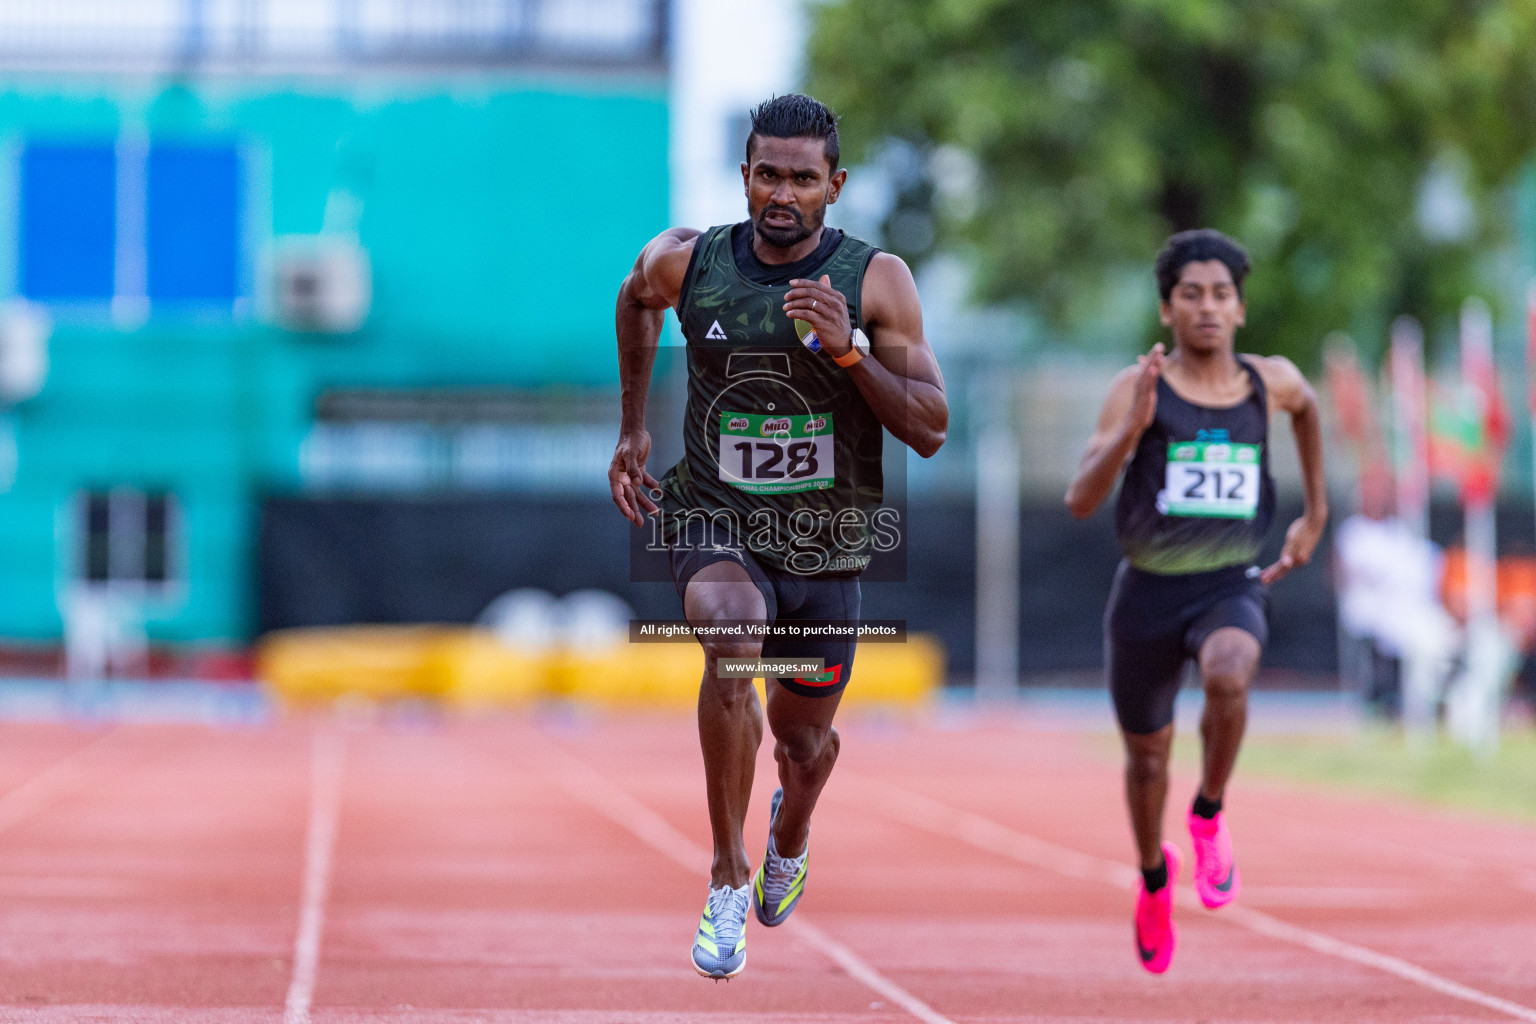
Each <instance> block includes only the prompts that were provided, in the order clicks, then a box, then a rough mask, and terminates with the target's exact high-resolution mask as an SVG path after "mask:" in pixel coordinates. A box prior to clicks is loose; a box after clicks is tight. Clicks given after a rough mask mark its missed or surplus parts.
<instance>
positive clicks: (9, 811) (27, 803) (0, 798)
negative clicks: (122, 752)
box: [0, 726, 118, 832]
mask: <svg viewBox="0 0 1536 1024" xmlns="http://www.w3.org/2000/svg"><path fill="white" fill-rule="evenodd" d="M116 732H117V729H116V727H115V726H114V727H111V728H108V729H106V730H104V731H103V732H100V733H97V734H96V735H95V736H93V737H91V738H90V739H88V740H86V741H85V742H84V743H82V744H80V745H79V746H77V747H75V748H74V749H72V750H70V751H69V752H68V753H66V754H63V755H61V756H60V757H58V758H56V759H55V760H54V761H53V763H52V764H50V765H49V766H48V767H46V768H44V769H43V770H42V771H40V772H38V773H37V774H36V775H33V776H31V777H29V778H27V779H26V780H25V781H23V782H21V783H20V784H18V785H17V786H15V787H14V788H12V789H8V790H6V791H5V793H4V794H0V832H3V831H5V830H6V829H9V828H13V827H15V826H16V825H19V824H21V823H22V822H23V821H26V820H27V819H28V818H31V817H33V816H35V815H37V814H38V813H40V812H41V811H43V810H44V809H45V808H46V807H47V806H48V805H49V804H51V803H53V802H54V801H56V800H58V799H59V798H60V797H62V796H64V795H66V794H67V793H69V792H71V791H72V790H75V789H78V788H80V784H81V782H82V781H83V780H84V779H85V777H86V776H88V775H89V774H90V772H91V771H92V770H93V769H95V768H98V767H100V763H101V762H102V761H103V760H110V758H111V757H112V756H113V755H114V754H116V753H118V751H115V750H112V749H111V748H109V747H107V746H106V743H105V741H106V740H107V739H108V738H109V737H111V736H113V735H115V734H116ZM104 749H106V750H107V754H106V755H103V753H102V751H103V750H104Z"/></svg>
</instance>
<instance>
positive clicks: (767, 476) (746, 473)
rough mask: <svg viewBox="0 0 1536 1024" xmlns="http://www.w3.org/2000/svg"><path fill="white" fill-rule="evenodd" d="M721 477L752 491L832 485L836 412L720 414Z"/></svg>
mask: <svg viewBox="0 0 1536 1024" xmlns="http://www.w3.org/2000/svg"><path fill="white" fill-rule="evenodd" d="M719 457H720V479H721V480H723V481H725V482H726V483H728V484H730V485H731V486H732V487H737V488H740V489H741V490H743V491H750V492H751V493H753V494H786V493H789V492H792V491H824V490H828V489H830V488H831V487H832V483H833V462H832V414H831V413H820V414H817V415H814V416H759V415H755V414H752V413H744V412H722V413H721V414H720V451H719Z"/></svg>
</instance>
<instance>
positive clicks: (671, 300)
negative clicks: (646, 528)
mask: <svg viewBox="0 0 1536 1024" xmlns="http://www.w3.org/2000/svg"><path fill="white" fill-rule="evenodd" d="M698 234H699V232H697V231H695V230H694V229H692V228H671V229H669V230H667V231H663V232H662V233H661V234H659V235H657V236H656V237H655V238H653V239H651V241H650V243H649V244H648V245H647V246H646V247H645V248H644V249H642V250H641V251H640V256H639V258H637V259H636V260H635V265H634V268H633V269H631V270H630V272H629V275H628V276H627V277H625V278H624V283H623V284H622V285H620V286H619V300H618V304H617V307H616V308H615V310H614V317H613V319H614V331H615V333H616V334H617V335H618V339H619V384H620V386H621V388H622V389H623V393H622V398H621V400H620V402H621V412H620V418H619V443H618V444H617V445H615V446H614V449H613V461H612V462H610V463H609V464H608V486H609V489H610V491H611V492H612V494H613V503H614V504H615V505H617V506H618V507H619V511H620V512H622V513H624V517H625V518H626V519H628V520H629V521H630V522H632V523H634V524H635V525H636V526H643V525H644V524H645V517H646V515H648V514H650V513H652V512H655V511H656V503H655V502H653V501H652V500H651V499H650V497H649V496H648V495H647V494H646V491H647V490H651V489H654V488H656V487H657V486H658V485H657V483H656V479H655V477H653V476H651V474H650V473H648V472H647V471H646V468H645V460H646V459H647V458H649V457H650V454H651V435H650V432H649V431H647V430H646V429H645V403H646V399H647V397H648V396H649V395H650V390H651V367H652V366H654V365H655V362H656V345H657V342H658V341H659V339H660V338H661V328H662V324H663V322H664V320H665V318H666V315H667V307H669V306H676V305H677V298H678V294H679V293H680V292H681V291H682V288H683V277H684V276H685V275H686V274H687V273H688V260H689V258H690V257H691V256H692V255H693V241H694V239H695V238H696V237H698Z"/></svg>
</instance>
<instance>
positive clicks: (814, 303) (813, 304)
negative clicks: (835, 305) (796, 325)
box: [811, 299, 816, 313]
mask: <svg viewBox="0 0 1536 1024" xmlns="http://www.w3.org/2000/svg"><path fill="white" fill-rule="evenodd" d="M815 311H816V300H815V299H812V300H811V312H813V313H814V312H815Z"/></svg>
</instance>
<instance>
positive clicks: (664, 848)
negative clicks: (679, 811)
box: [540, 737, 955, 1024]
mask: <svg viewBox="0 0 1536 1024" xmlns="http://www.w3.org/2000/svg"><path fill="white" fill-rule="evenodd" d="M540 739H541V740H542V739H543V737H540ZM546 742H547V741H546ZM548 745H549V747H550V748H551V749H552V750H556V751H559V755H560V756H559V759H560V760H561V761H562V762H564V768H563V770H562V771H561V773H560V775H559V776H558V777H557V779H558V781H559V783H560V785H561V786H562V787H563V788H564V789H565V791H566V792H567V793H570V794H571V795H572V796H573V797H575V798H576V799H578V800H580V801H581V802H582V803H584V804H586V805H587V806H588V807H591V808H592V809H593V810H595V811H597V812H598V813H599V814H601V815H603V816H604V817H605V818H607V819H608V820H610V821H612V822H613V823H614V824H616V825H618V826H620V827H621V828H624V829H626V830H628V831H629V832H630V833H631V834H633V835H634V836H635V838H636V839H639V840H640V841H641V842H643V843H645V845H647V846H649V847H651V848H652V849H653V850H655V851H656V852H657V853H660V854H662V855H663V856H665V857H666V858H667V859H668V860H670V861H672V862H673V863H674V864H677V865H678V866H680V867H682V868H683V869H684V870H686V871H689V872H692V873H696V874H704V875H706V876H707V875H708V873H709V865H710V862H711V861H712V860H713V859H714V858H713V857H712V856H711V855H710V853H709V851H708V850H706V849H704V848H703V847H702V846H700V845H698V844H697V843H695V842H694V841H693V840H691V839H689V838H688V837H687V836H685V835H683V834H682V833H681V832H679V831H678V830H677V829H675V828H673V827H672V825H671V824H670V823H669V822H668V821H667V820H666V819H665V818H663V817H662V816H661V815H659V814H657V813H656V812H655V811H653V810H651V809H650V808H649V807H647V806H646V805H645V804H643V803H641V802H640V801H639V800H636V799H635V798H634V797H632V796H630V795H629V794H628V793H625V792H624V791H623V790H621V789H619V788H618V787H617V786H615V785H614V784H613V782H612V781H610V780H609V779H607V778H605V777H604V776H603V775H602V774H600V773H599V772H598V771H597V770H596V769H594V768H592V767H591V766H589V765H587V764H586V763H585V762H583V761H581V760H580V759H578V758H576V757H575V756H574V755H572V754H570V753H568V752H566V751H565V750H563V749H561V748H559V747H557V746H555V745H554V744H553V743H549V744H548ZM785 926H787V927H789V928H792V929H794V931H795V934H796V935H798V936H799V937H800V938H801V939H802V940H803V941H804V942H805V943H806V944H807V945H810V946H813V947H815V948H816V949H818V950H820V951H821V952H822V953H823V954H825V955H826V956H827V957H828V958H829V959H830V960H831V961H832V962H833V963H835V964H837V965H838V966H839V967H841V968H842V969H843V970H844V971H846V972H847V974H848V976H849V977H851V978H853V979H854V980H855V981H857V982H859V983H861V984H863V985H865V986H866V987H868V988H869V989H870V990H872V991H874V992H877V993H879V994H880V995H882V996H884V997H885V998H886V999H889V1000H890V1001H891V1002H893V1003H895V1004H896V1005H897V1006H900V1007H901V1008H902V1009H904V1010H906V1011H907V1012H908V1013H910V1014H911V1015H912V1016H914V1017H916V1018H917V1019H918V1020H920V1021H922V1022H923V1024H955V1022H954V1021H952V1020H950V1019H949V1018H948V1017H946V1016H944V1015H943V1014H942V1013H939V1012H938V1011H937V1010H935V1009H934V1008H933V1007H931V1006H929V1005H928V1004H927V1003H925V1002H923V1001H922V1000H921V999H919V998H917V997H916V996H914V995H913V994H912V993H910V992H908V991H907V990H906V989H904V988H902V987H901V986H900V985H898V984H896V983H895V982H894V981H892V980H891V979H889V978H887V977H886V976H885V975H883V974H881V973H880V972H879V971H877V970H875V969H874V968H873V967H871V966H870V965H869V964H868V963H866V962H865V961H863V960H861V959H860V958H859V957H858V955H857V954H855V953H853V952H852V951H851V950H849V949H848V948H847V947H846V946H843V945H841V944H839V943H837V942H835V941H834V940H833V939H831V938H829V937H828V936H827V935H826V933H824V932H823V931H822V930H821V929H819V928H817V927H816V926H815V925H813V924H811V923H810V922H809V921H807V920H805V916H804V913H803V912H801V913H799V914H796V915H795V916H794V917H793V918H791V919H790V920H789V921H786V922H785Z"/></svg>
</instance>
